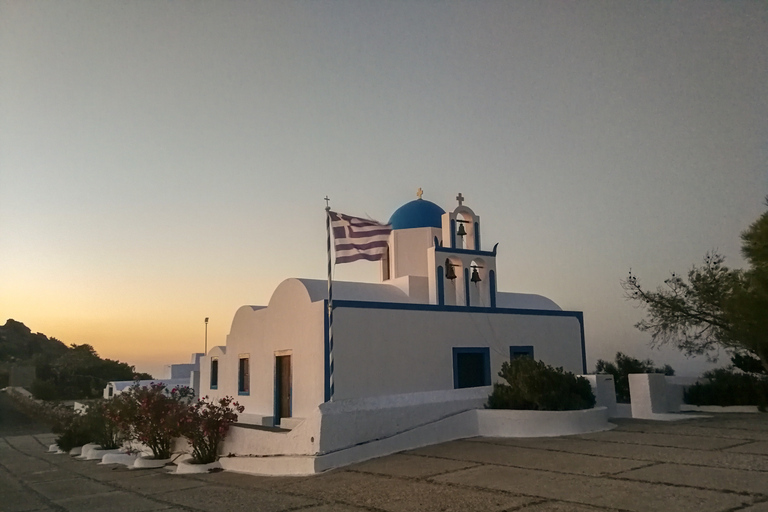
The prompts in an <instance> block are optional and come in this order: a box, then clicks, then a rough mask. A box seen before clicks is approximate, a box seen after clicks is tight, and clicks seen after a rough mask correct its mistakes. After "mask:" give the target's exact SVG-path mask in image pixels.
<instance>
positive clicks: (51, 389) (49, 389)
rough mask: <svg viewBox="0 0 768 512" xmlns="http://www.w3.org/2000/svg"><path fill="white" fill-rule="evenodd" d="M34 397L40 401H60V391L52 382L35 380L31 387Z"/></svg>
mask: <svg viewBox="0 0 768 512" xmlns="http://www.w3.org/2000/svg"><path fill="white" fill-rule="evenodd" d="M29 390H30V392H31V393H32V396H34V397H35V398H37V399H38V400H58V399H59V389H58V388H57V387H56V384H55V383H54V382H52V381H50V380H42V379H35V380H34V381H32V385H31V386H30V389H29Z"/></svg>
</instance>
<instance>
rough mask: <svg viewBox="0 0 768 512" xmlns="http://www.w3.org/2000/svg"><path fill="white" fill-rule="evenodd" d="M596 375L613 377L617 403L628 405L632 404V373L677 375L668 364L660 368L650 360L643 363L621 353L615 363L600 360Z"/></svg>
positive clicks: (617, 353) (617, 355) (617, 354)
mask: <svg viewBox="0 0 768 512" xmlns="http://www.w3.org/2000/svg"><path fill="white" fill-rule="evenodd" d="M595 373H607V374H609V375H613V384H614V386H615V387H616V401H617V402H618V403H620V404H628V403H630V402H631V399H630V396H629V374H630V373H663V374H664V375H670V376H671V375H674V374H675V370H673V369H672V367H671V366H669V365H668V364H665V365H664V367H662V368H659V367H657V366H655V364H654V362H653V361H651V360H650V359H646V360H644V361H641V360H639V359H636V358H634V357H631V356H628V355H625V354H622V353H621V352H616V361H615V362H613V363H612V362H610V361H604V360H603V359H598V360H597V365H596V366H595Z"/></svg>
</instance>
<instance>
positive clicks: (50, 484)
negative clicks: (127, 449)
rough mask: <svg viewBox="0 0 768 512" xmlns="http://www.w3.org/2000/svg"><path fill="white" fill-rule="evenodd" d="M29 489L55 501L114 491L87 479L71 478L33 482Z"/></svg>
mask: <svg viewBox="0 0 768 512" xmlns="http://www.w3.org/2000/svg"><path fill="white" fill-rule="evenodd" d="M29 487H30V488H32V489H34V490H35V492H38V493H40V494H42V495H43V496H45V497H46V498H48V499H50V500H52V501H55V500H59V499H64V498H72V497H76V496H81V495H83V494H100V493H106V492H112V491H113V490H114V489H113V488H112V487H109V486H107V485H104V484H101V483H99V482H94V481H93V480H88V479H86V478H71V477H70V478H69V479H67V480H51V481H47V482H33V483H30V484H29Z"/></svg>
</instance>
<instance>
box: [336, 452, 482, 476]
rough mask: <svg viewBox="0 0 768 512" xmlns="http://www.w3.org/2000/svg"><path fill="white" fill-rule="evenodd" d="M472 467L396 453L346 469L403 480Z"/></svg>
mask: <svg viewBox="0 0 768 512" xmlns="http://www.w3.org/2000/svg"><path fill="white" fill-rule="evenodd" d="M474 466H477V463H475V462H466V461H459V460H450V459H445V458H436V457H423V456H417V455H408V454H405V453H396V454H394V455H391V456H389V457H382V458H379V459H373V460H369V461H366V462H362V463H360V464H355V465H353V466H349V468H347V469H348V470H349V471H363V472H366V473H376V474H379V475H391V476H399V477H404V478H424V477H429V476H435V475H440V474H443V473H449V472H451V471H456V470H459V469H467V468H471V467H474Z"/></svg>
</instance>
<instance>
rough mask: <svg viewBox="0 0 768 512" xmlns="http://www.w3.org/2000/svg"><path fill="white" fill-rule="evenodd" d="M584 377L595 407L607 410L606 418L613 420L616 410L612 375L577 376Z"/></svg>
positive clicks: (614, 385)
mask: <svg viewBox="0 0 768 512" xmlns="http://www.w3.org/2000/svg"><path fill="white" fill-rule="evenodd" d="M579 377H584V378H585V379H587V380H588V381H589V383H590V384H591V385H592V393H594V395H595V407H605V408H606V409H607V410H608V417H609V418H615V417H616V415H617V409H616V383H615V382H614V381H613V375H608V374H604V373H601V374H597V375H579Z"/></svg>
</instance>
